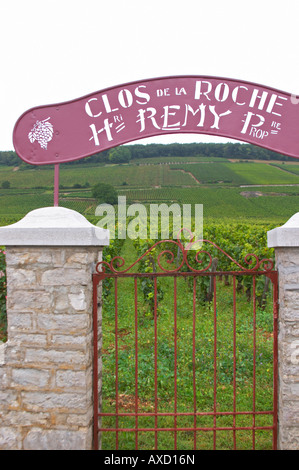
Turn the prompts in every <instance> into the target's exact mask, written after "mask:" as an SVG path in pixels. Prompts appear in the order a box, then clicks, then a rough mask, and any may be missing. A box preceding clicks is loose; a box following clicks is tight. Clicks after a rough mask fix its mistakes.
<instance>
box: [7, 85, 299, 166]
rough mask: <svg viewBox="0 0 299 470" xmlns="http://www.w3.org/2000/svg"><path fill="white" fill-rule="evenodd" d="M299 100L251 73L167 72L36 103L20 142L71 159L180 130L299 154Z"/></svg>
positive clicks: (36, 159)
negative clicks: (245, 77) (237, 76)
mask: <svg viewBox="0 0 299 470" xmlns="http://www.w3.org/2000/svg"><path fill="white" fill-rule="evenodd" d="M298 102H299V100H298V99H297V98H296V97H295V96H294V95H292V94H289V93H285V92H283V91H279V90H276V89H274V88H267V87H264V86H262V85H257V84H255V83H250V82H245V81H238V80H234V79H226V78H219V77H209V76H175V77H163V78H156V79H150V80H142V81H136V82H131V83H127V84H124V85H120V86H115V87H111V88H107V89H105V90H102V91H98V92H96V93H93V94H90V95H87V96H84V97H82V98H78V99H75V100H72V101H67V102H64V103H58V104H51V105H48V106H39V107H36V108H32V109H29V110H28V111H26V112H25V113H24V114H23V115H22V116H21V117H20V118H19V119H18V121H17V122H16V125H15V128H14V132H13V142H14V147H15V150H16V153H17V154H18V155H19V157H20V158H21V159H23V160H24V161H25V162H27V163H30V164H33V165H45V164H53V163H54V164H59V163H65V162H70V161H73V160H77V159H81V158H84V157H87V156H90V155H93V154H94V153H98V152H101V151H103V150H107V149H109V148H112V147H116V146H118V145H122V144H125V143H128V142H131V141H134V140H138V139H142V138H146V137H151V136H157V135H163V134H175V133H179V134H182V133H194V134H211V135H214V136H222V137H228V138H232V139H236V140H239V141H244V142H248V143H251V144H255V145H259V146H261V147H265V148H267V149H270V150H274V151H276V152H279V153H282V154H285V155H288V156H292V157H296V158H299V132H298V127H299V106H298ZM56 167H58V165H56Z"/></svg>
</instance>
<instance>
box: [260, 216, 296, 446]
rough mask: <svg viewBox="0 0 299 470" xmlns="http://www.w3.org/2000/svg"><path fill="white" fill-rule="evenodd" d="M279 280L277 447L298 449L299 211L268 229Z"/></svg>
mask: <svg viewBox="0 0 299 470" xmlns="http://www.w3.org/2000/svg"><path fill="white" fill-rule="evenodd" d="M268 246H269V247H274V248H275V259H276V269H277V270H278V283H279V314H278V448H279V449H281V450H298V449H299V213H297V214H295V215H294V216H293V217H291V219H290V220H289V221H288V222H287V223H286V224H284V225H283V226H282V227H278V228H276V229H274V230H270V231H269V232H268Z"/></svg>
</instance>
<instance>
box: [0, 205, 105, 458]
mask: <svg viewBox="0 0 299 470" xmlns="http://www.w3.org/2000/svg"><path fill="white" fill-rule="evenodd" d="M108 238H109V233H108V231H106V230H103V229H101V228H99V227H95V226H93V225H92V224H90V223H89V222H88V221H87V220H86V219H85V218H84V217H83V216H82V215H80V214H78V213H77V212H75V211H71V210H69V209H65V208H62V207H50V208H43V209H38V210H35V211H32V212H30V213H29V214H28V215H27V216H26V217H24V219H22V220H21V221H20V222H18V223H16V224H13V225H10V226H7V227H1V228H0V246H3V245H4V246H5V249H6V262H7V317H8V341H7V342H6V343H5V344H2V345H1V346H0V449H1V450H5V449H12V450H13V449H20V450H21V449H24V450H25V449H34V450H38V449H41V450H52V449H53V450H59V449H61V450H62V449H63V450H64V449H65V450H66V449H69V450H84V449H86V450H87V449H91V448H92V426H93V397H92V390H93V388H92V369H93V357H92V356H93V335H92V272H93V270H94V266H95V264H96V263H97V262H98V261H100V260H101V254H102V247H103V246H104V245H107V244H108V243H109V240H108Z"/></svg>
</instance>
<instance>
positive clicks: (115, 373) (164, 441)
mask: <svg viewBox="0 0 299 470" xmlns="http://www.w3.org/2000/svg"><path fill="white" fill-rule="evenodd" d="M202 242H203V248H201V249H200V250H199V251H198V252H196V251H194V250H190V249H188V248H187V249H186V248H185V247H184V246H183V244H182V243H181V241H173V240H164V241H160V242H158V243H156V244H154V245H153V246H152V247H151V248H149V249H147V250H146V251H145V252H144V253H143V254H142V256H140V257H139V258H138V260H137V261H135V262H134V263H131V264H130V266H129V267H128V268H126V269H121V268H123V266H124V264H125V261H124V259H123V258H120V257H116V258H114V259H113V260H111V261H110V262H109V263H108V262H101V263H99V264H98V265H97V267H96V273H95V274H94V275H93V283H94V301H93V304H94V448H95V449H98V448H101V449H109V450H111V449H121V450H124V449H126V450H128V449H145V450H147V449H159V450H162V449H164V450H171V449H175V450H176V449H178V450H187V449H189V450H191V449H249V448H250V449H276V441H277V387H276V382H277V315H278V285H277V271H275V270H274V266H273V262H272V260H268V259H263V260H259V259H258V257H257V256H256V255H254V254H249V255H247V256H246V257H245V259H244V260H245V261H244V264H245V265H246V266H245V267H244V266H242V265H241V264H240V263H238V262H237V261H235V260H234V259H233V258H232V257H231V256H229V255H228V254H227V253H225V252H224V251H223V250H222V249H220V248H219V247H218V246H217V245H215V244H214V243H212V242H210V241H207V240H202ZM163 244H166V248H165V249H164V250H163V251H162V247H163V246H164V245H163ZM207 246H208V247H210V250H209V251H208V249H206V247H207ZM189 248H190V247H189ZM156 256H157V259H155V257H156ZM163 259H164V262H163V261H162V260H163ZM192 259H193V261H192ZM137 266H139V269H138V270H137ZM224 267H225V269H224ZM102 332H103V333H102Z"/></svg>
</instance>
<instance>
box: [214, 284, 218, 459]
mask: <svg viewBox="0 0 299 470" xmlns="http://www.w3.org/2000/svg"><path fill="white" fill-rule="evenodd" d="M213 281H214V431H213V434H214V444H213V447H214V450H215V449H216V424H217V422H216V412H217V299H216V295H217V294H216V276H214V279H213Z"/></svg>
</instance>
